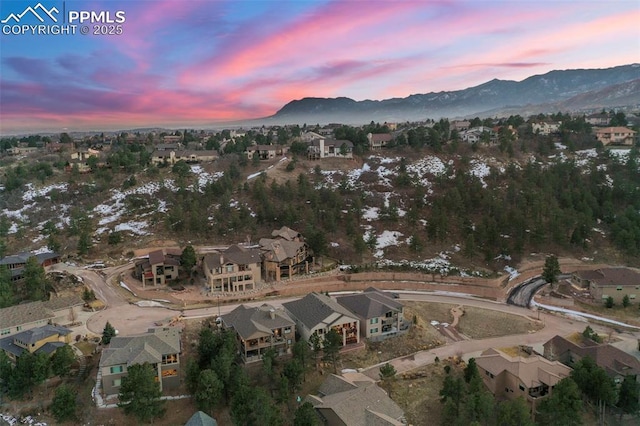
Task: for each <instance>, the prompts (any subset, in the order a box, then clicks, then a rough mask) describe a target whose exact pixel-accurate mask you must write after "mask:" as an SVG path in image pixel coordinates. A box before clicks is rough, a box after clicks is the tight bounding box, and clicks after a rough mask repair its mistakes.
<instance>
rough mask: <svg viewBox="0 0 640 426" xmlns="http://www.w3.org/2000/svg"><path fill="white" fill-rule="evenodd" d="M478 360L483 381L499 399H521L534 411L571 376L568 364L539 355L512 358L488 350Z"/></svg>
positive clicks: (494, 350)
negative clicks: (558, 384) (557, 386)
mask: <svg viewBox="0 0 640 426" xmlns="http://www.w3.org/2000/svg"><path fill="white" fill-rule="evenodd" d="M475 360H476V365H477V366H478V371H479V372H480V376H481V377H482V381H483V382H484V384H485V385H486V386H487V388H488V389H489V391H490V392H491V393H492V394H493V395H494V396H495V397H496V398H498V399H509V400H513V399H516V398H518V397H522V398H523V399H524V400H525V401H526V402H527V404H528V405H529V407H532V408H534V409H535V406H536V405H537V404H538V402H539V401H540V400H541V399H543V398H545V397H546V396H548V395H550V394H551V393H552V392H553V388H554V386H555V385H556V384H557V383H558V382H559V381H560V380H562V379H564V378H565V377H569V375H570V374H571V368H569V367H567V366H566V365H564V364H562V363H560V362H558V361H549V360H548V359H545V358H543V357H541V356H538V355H533V356H529V357H522V356H510V355H507V354H505V353H503V352H500V351H497V350H496V349H488V350H486V351H484V352H483V353H482V355H481V356H479V357H477V358H476V359H475Z"/></svg>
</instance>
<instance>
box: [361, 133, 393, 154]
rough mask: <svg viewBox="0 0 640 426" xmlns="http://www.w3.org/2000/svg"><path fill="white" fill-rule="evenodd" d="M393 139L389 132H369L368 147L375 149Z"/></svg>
mask: <svg viewBox="0 0 640 426" xmlns="http://www.w3.org/2000/svg"><path fill="white" fill-rule="evenodd" d="M392 140H393V135H392V134H391V133H369V134H367V141H369V149H372V150H377V149H382V148H384V147H386V146H387V144H388V143H389V142H391V141H392Z"/></svg>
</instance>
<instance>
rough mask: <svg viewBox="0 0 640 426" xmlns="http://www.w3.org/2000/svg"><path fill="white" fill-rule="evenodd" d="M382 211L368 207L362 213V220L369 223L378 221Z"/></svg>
mask: <svg viewBox="0 0 640 426" xmlns="http://www.w3.org/2000/svg"><path fill="white" fill-rule="evenodd" d="M379 212H380V209H379V208H377V207H367V208H365V209H364V211H363V212H362V218H363V219H364V220H366V221H368V222H371V221H372V220H378V218H379V217H380V215H379Z"/></svg>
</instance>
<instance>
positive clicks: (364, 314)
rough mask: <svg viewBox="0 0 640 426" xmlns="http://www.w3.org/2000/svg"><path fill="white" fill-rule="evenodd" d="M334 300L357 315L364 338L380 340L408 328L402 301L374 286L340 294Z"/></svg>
mask: <svg viewBox="0 0 640 426" xmlns="http://www.w3.org/2000/svg"><path fill="white" fill-rule="evenodd" d="M336 301H337V302H338V303H339V304H340V305H342V306H344V307H345V308H347V309H348V310H349V311H350V312H352V313H354V314H355V315H356V316H357V317H358V319H359V320H360V333H361V334H362V337H364V338H366V339H370V340H372V341H380V340H384V339H386V338H389V337H393V336H396V335H398V334H399V333H401V332H402V331H406V330H408V324H406V323H405V321H404V316H403V315H404V306H402V303H400V302H399V301H397V300H396V299H393V298H391V297H389V296H388V295H387V293H384V292H382V291H380V290H378V289H376V288H373V287H369V288H368V289H366V290H365V291H363V292H362V293H357V294H350V295H347V296H340V297H337V298H336Z"/></svg>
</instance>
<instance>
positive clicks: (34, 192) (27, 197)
mask: <svg viewBox="0 0 640 426" xmlns="http://www.w3.org/2000/svg"><path fill="white" fill-rule="evenodd" d="M25 187H26V190H25V192H24V194H22V200H23V201H24V202H25V203H28V202H30V201H33V199H34V198H38V197H46V196H47V195H48V194H49V193H50V192H51V191H53V190H54V189H57V190H60V191H62V192H66V191H67V188H68V185H67V184H66V183H56V184H53V185H48V186H45V187H43V188H38V189H35V188H34V186H33V184H32V183H28V184H26V185H25Z"/></svg>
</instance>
